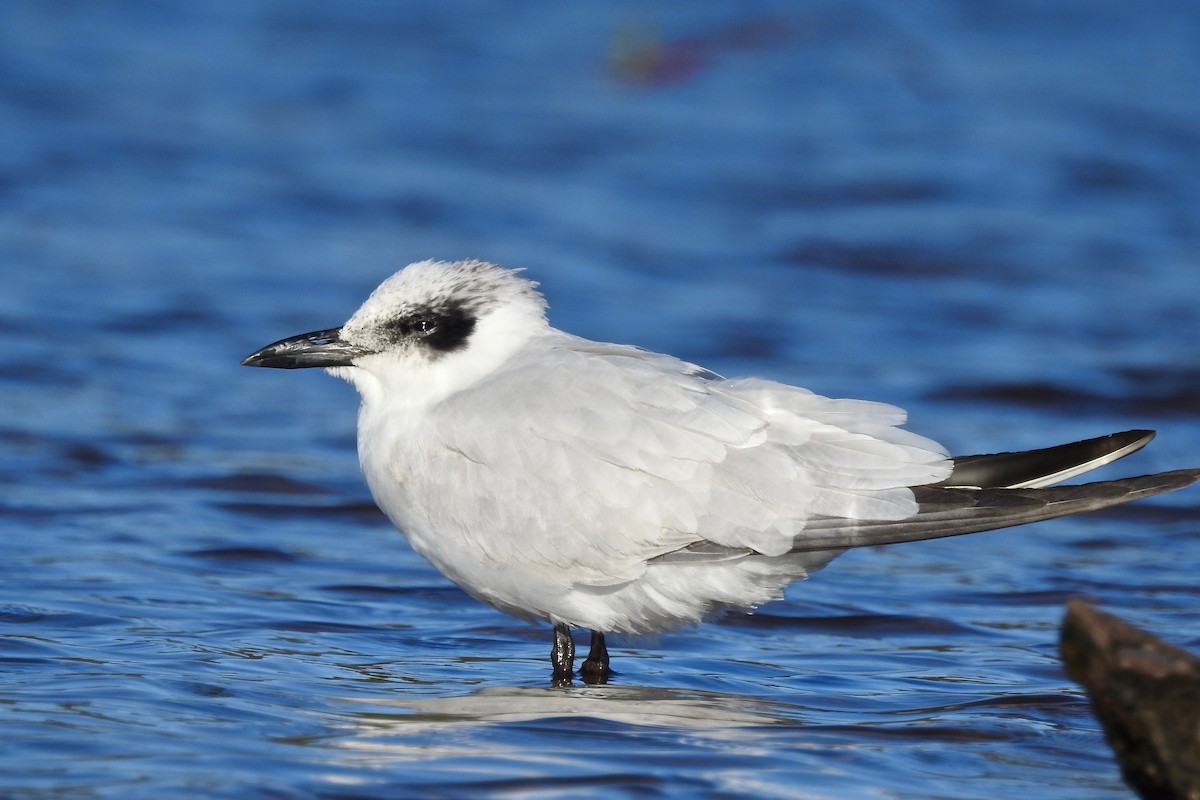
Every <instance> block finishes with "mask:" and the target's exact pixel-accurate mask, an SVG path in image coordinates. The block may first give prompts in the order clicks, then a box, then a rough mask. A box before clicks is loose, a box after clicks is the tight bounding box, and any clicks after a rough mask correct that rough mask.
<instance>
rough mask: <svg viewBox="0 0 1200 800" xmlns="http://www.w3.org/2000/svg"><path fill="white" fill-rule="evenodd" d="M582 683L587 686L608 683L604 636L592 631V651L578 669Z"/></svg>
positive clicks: (606, 649) (606, 648) (606, 652)
mask: <svg viewBox="0 0 1200 800" xmlns="http://www.w3.org/2000/svg"><path fill="white" fill-rule="evenodd" d="M579 673H580V674H581V675H582V676H583V682H584V683H588V684H593V685H594V684H604V683H608V676H609V671H608V647H606V646H605V644H604V634H603V633H601V632H600V631H592V649H591V650H589V651H588V655H587V658H586V659H585V660H584V662H583V665H582V666H581V667H580V668H579Z"/></svg>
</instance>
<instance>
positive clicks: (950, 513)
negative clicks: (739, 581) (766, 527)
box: [793, 469, 1200, 552]
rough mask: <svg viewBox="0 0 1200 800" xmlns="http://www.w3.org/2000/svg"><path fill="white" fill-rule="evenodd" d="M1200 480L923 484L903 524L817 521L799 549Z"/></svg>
mask: <svg viewBox="0 0 1200 800" xmlns="http://www.w3.org/2000/svg"><path fill="white" fill-rule="evenodd" d="M1198 480H1200V469H1183V470H1177V471H1175V472H1162V473H1159V474H1157V475H1143V476H1141V477H1138V478H1121V479H1118V480H1113V481H1100V482H1097V483H1084V484H1079V485H1077V486H1053V487H1048V488H1042V489H963V488H953V487H943V486H917V487H915V488H914V489H913V491H914V493H915V494H916V497H917V503H918V504H919V506H920V509H921V510H920V511H919V512H917V515H916V516H914V517H912V518H910V519H906V520H901V521H899V522H896V521H882V522H872V521H863V520H847V519H835V518H832V517H824V518H821V519H815V520H811V521H810V522H809V525H808V528H807V529H806V530H805V531H804V535H803V536H802V537H798V538H797V540H796V543H795V546H794V548H793V552H808V551H819V550H831V549H839V548H849V547H869V546H872V545H881V544H897V543H899V542H915V541H921V540H923V539H940V538H942V537H945V536H958V535H960V534H964V533H978V532H980V531H990V530H995V529H997V528H1008V527H1012V526H1014V525H1025V524H1026V523H1030V522H1040V521H1042V520H1047V519H1053V518H1055V517H1063V516H1067V515H1068V514H1081V513H1083V512H1085V511H1096V510H1098V509H1101V508H1108V507H1109V506H1115V505H1118V504H1120V503H1127V502H1129V501H1130V500H1139V499H1141V498H1143V497H1152V496H1154V495H1156V494H1163V493H1164V492H1172V491H1175V490H1176V489H1182V488H1184V487H1185V486H1190V485H1191V484H1193V483H1195V482H1196V481H1198Z"/></svg>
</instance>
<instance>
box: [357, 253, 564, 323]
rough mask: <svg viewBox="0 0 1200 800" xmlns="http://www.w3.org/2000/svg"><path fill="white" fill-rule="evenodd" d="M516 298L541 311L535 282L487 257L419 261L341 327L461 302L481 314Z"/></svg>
mask: <svg viewBox="0 0 1200 800" xmlns="http://www.w3.org/2000/svg"><path fill="white" fill-rule="evenodd" d="M513 303H519V304H523V305H529V306H532V307H533V308H534V309H536V310H537V311H538V312H539V313H541V312H544V310H545V307H546V301H545V299H543V297H542V295H541V293H540V292H538V290H537V283H535V282H534V281H531V280H530V279H528V278H525V277H523V276H522V275H521V274H520V271H519V270H513V269H505V268H503V267H499V266H497V265H495V264H489V263H487V262H486V261H475V260H471V261H418V262H417V263H415V264H409V265H408V266H407V267H405V268H404V269H402V270H400V271H399V272H397V273H396V274H395V275H393V276H392V277H390V278H388V279H387V280H385V281H384V282H383V283H381V284H380V285H379V286H378V288H376V289H375V291H373V292H371V296H370V297H368V298H367V300H366V302H364V303H363V304H362V306H361V307H360V308H359V309H358V311H356V312H354V315H353V316H352V317H351V318H350V320H349V321H348V322H347V323H346V325H345V326H344V329H346V328H348V329H350V330H351V331H353V330H354V329H363V328H369V327H371V326H373V325H377V324H380V323H383V322H386V321H388V320H392V319H395V318H397V317H401V316H404V315H407V314H415V313H420V312H422V311H436V310H438V309H444V308H447V307H450V306H459V307H461V308H464V309H465V310H467V311H469V312H471V313H472V314H473V315H474V316H476V317H478V316H481V315H483V314H485V313H487V312H488V311H490V310H492V309H494V308H496V307H499V306H503V305H509V304H513Z"/></svg>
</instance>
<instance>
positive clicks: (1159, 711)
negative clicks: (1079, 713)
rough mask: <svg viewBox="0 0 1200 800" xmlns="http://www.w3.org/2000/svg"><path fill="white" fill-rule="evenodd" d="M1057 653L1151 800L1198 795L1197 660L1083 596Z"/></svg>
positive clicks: (1072, 606)
mask: <svg viewBox="0 0 1200 800" xmlns="http://www.w3.org/2000/svg"><path fill="white" fill-rule="evenodd" d="M1060 652H1061V653H1062V659H1063V664H1064V665H1065V666H1066V669H1067V674H1068V675H1070V676H1071V677H1072V678H1073V679H1074V680H1076V681H1078V682H1079V683H1081V684H1083V686H1084V688H1085V689H1087V692H1088V696H1089V697H1090V698H1091V701H1092V711H1093V712H1094V713H1095V715H1096V717H1097V719H1099V720H1100V724H1101V725H1102V726H1103V727H1104V732H1105V735H1106V737H1107V738H1108V743H1109V745H1110V746H1111V747H1112V749H1113V752H1114V753H1115V754H1116V756H1117V763H1118V764H1119V765H1120V767H1121V773H1122V774H1123V775H1124V777H1125V780H1126V782H1127V783H1129V785H1130V786H1131V787H1133V789H1134V790H1136V791H1137V793H1138V794H1139V795H1141V796H1142V797H1143V798H1146V800H1151V798H1153V799H1154V800H1168V799H1169V800H1200V658H1197V657H1196V656H1194V655H1192V654H1191V653H1189V652H1187V651H1186V650H1182V649H1180V648H1178V647H1175V646H1174V645H1170V644H1167V643H1166V642H1163V641H1162V640H1161V639H1158V638H1157V637H1155V636H1153V635H1152V634H1150V633H1147V632H1146V631H1143V630H1141V629H1140V628H1137V627H1135V626H1133V625H1131V624H1129V623H1128V622H1125V621H1124V620H1122V619H1120V618H1118V617H1114V616H1112V615H1111V614H1105V613H1104V612H1102V611H1099V610H1097V609H1096V608H1094V607H1092V606H1090V605H1088V604H1087V603H1085V602H1083V601H1081V600H1072V601H1071V602H1070V603H1069V604H1068V605H1067V615H1066V618H1065V619H1064V620H1063V626H1062V640H1061V642H1060Z"/></svg>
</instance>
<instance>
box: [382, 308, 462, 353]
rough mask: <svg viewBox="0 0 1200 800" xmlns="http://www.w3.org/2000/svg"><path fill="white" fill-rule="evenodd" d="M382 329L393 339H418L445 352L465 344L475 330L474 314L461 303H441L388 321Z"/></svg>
mask: <svg viewBox="0 0 1200 800" xmlns="http://www.w3.org/2000/svg"><path fill="white" fill-rule="evenodd" d="M384 330H385V331H386V332H387V335H388V338H389V339H390V340H391V341H393V342H397V343H399V342H401V341H410V342H419V343H421V344H424V345H425V346H427V347H429V348H430V349H432V350H435V351H437V352H439V353H449V352H452V351H454V350H458V349H460V348H461V347H463V346H464V345H466V343H467V339H469V338H470V336H471V333H472V331H474V330H475V317H474V315H473V314H471V313H469V312H468V311H467V310H466V309H464V308H463V307H462V306H459V305H451V306H443V307H441V308H436V309H425V310H421V311H416V312H413V313H411V314H407V315H405V316H403V317H400V318H398V319H395V320H392V321H391V322H389V323H387V324H386V325H385V326H384Z"/></svg>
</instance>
